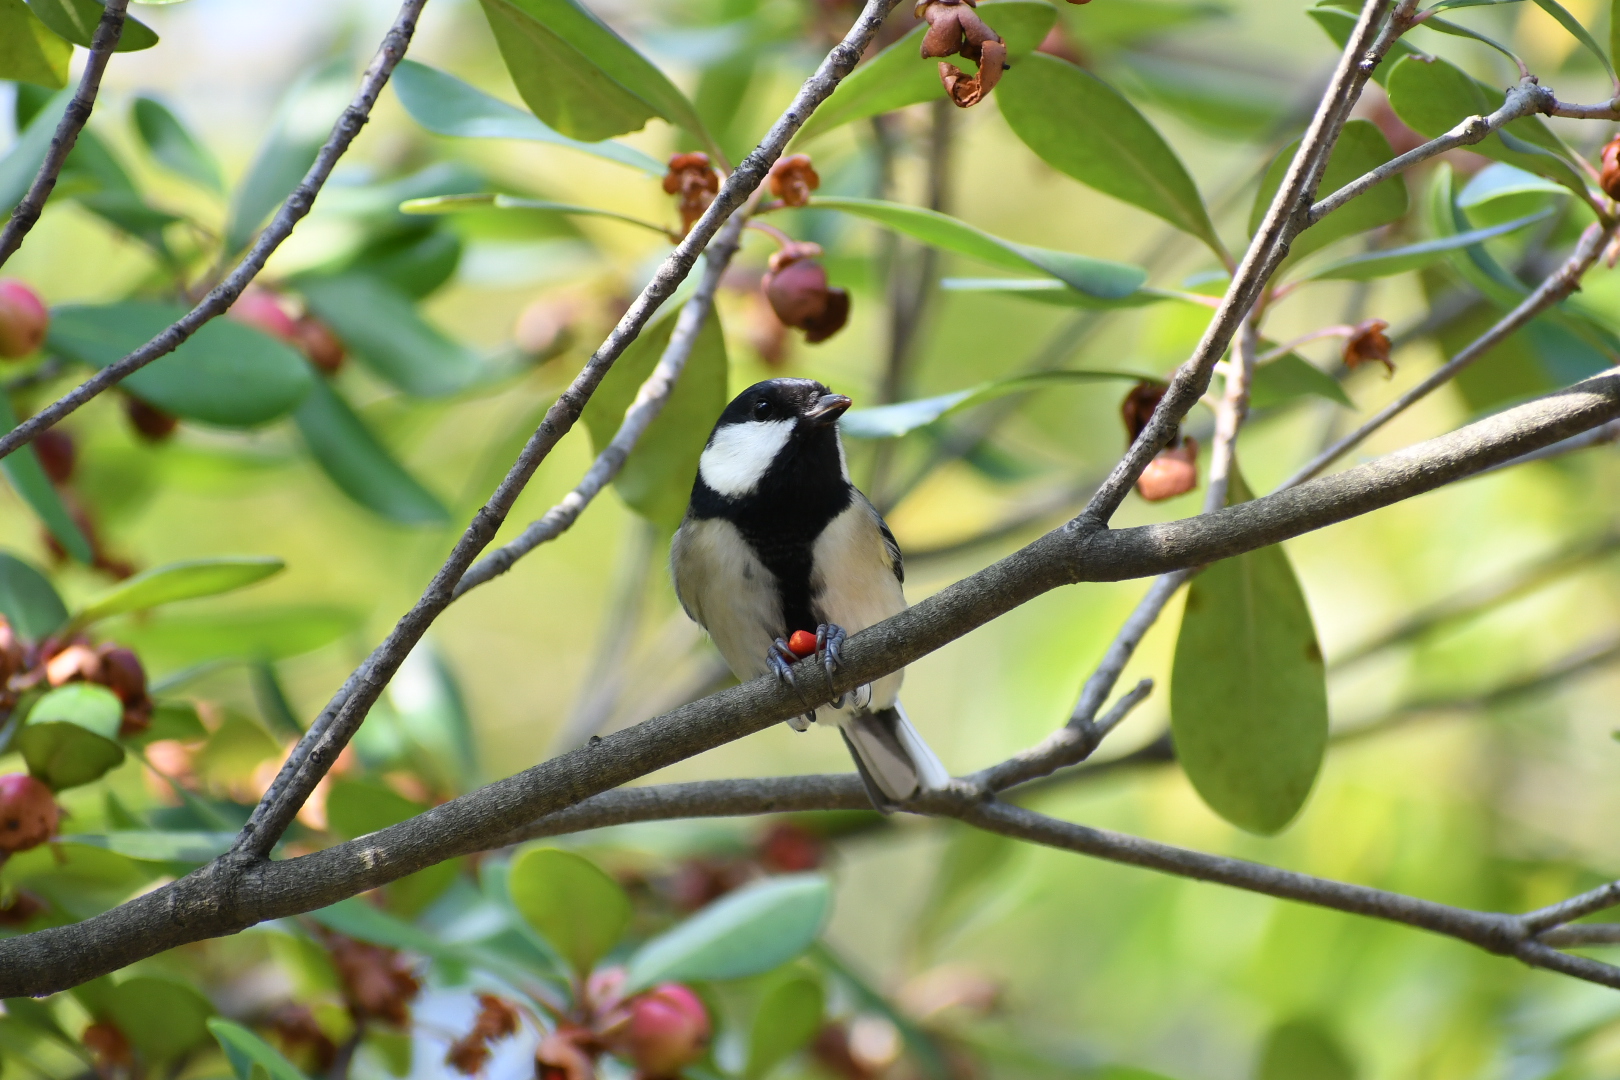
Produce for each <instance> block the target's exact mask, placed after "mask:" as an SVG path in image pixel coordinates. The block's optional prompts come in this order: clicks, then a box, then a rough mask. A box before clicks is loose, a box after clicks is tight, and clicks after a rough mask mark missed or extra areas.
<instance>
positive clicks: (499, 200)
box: [399, 192, 670, 237]
mask: <svg viewBox="0 0 1620 1080" xmlns="http://www.w3.org/2000/svg"><path fill="white" fill-rule="evenodd" d="M399 209H400V212H401V213H404V214H455V213H461V212H465V211H469V210H527V211H532V212H536V213H543V214H578V215H583V216H586V217H605V218H611V219H612V220H614V221H623V222H625V223H627V224H630V225H639V226H641V227H642V228H643V229H651V230H652V231H653V232H655V233H659V234H660V235H662V236H665V237H668V236H669V235H670V232H669V229H668V227H666V226H664V225H660V224H658V222H656V221H648V220H647V219H646V218H639V217H636V216H635V215H634V214H622V213H620V212H619V211H617V210H604V209H602V208H601V207H599V206H581V205H580V204H578V203H560V202H551V201H550V200H548V199H522V198H518V197H517V196H515V195H494V194H487V193H484V192H477V193H473V194H469V195H435V196H432V197H431V198H426V199H408V200H406V201H405V202H402V203H400V204H399Z"/></svg>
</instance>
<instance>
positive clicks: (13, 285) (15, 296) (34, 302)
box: [0, 278, 51, 360]
mask: <svg viewBox="0 0 1620 1080" xmlns="http://www.w3.org/2000/svg"><path fill="white" fill-rule="evenodd" d="M50 325H51V313H50V312H49V311H46V310H45V304H44V302H43V301H41V300H40V298H39V294H38V293H36V292H35V291H34V290H33V289H30V288H29V287H28V286H27V285H24V284H23V283H22V282H20V281H18V280H17V279H16V278H0V357H6V358H8V359H12V360H15V359H17V358H18V357H22V356H27V355H28V354H29V353H31V352H33V351H34V350H36V349H38V348H39V347H40V346H41V345H43V344H45V331H46V330H48V329H49V328H50Z"/></svg>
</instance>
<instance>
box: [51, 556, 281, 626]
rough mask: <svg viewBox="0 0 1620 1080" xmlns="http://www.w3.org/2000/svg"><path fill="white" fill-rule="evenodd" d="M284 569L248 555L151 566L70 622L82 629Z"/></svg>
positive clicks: (228, 589) (275, 561)
mask: <svg viewBox="0 0 1620 1080" xmlns="http://www.w3.org/2000/svg"><path fill="white" fill-rule="evenodd" d="M286 567H287V564H286V563H285V562H283V561H282V560H280V559H277V558H273V557H258V556H252V555H237V556H231V557H226V558H213V559H189V560H187V561H186V562H177V563H169V564H168V565H167V566H155V567H153V568H152V569H150V570H145V571H142V572H141V573H139V574H136V575H135V576H134V577H132V578H130V579H128V580H127V581H121V582H119V583H118V584H117V585H114V586H113V587H112V588H111V589H108V590H107V591H105V592H103V593H101V594H100V595H98V596H96V597H95V598H94V599H92V600H90V601H89V602H88V603H87V604H85V606H84V609H83V610H82V611H80V612H79V614H78V615H77V616H76V617H75V619H74V621H75V622H76V623H78V624H79V625H81V626H82V625H84V624H86V623H91V622H95V621H96V620H97V619H106V618H109V617H111V616H113V615H122V614H124V613H126V612H130V611H145V610H147V609H149V608H155V607H157V606H158V605H160V604H172V603H174V602H175V601H176V600H192V599H196V598H197V597H202V596H218V595H219V594H220V593H227V592H234V591H235V590H237V589H241V588H245V587H246V586H248V585H252V584H254V583H255V582H259V581H263V580H264V579H265V578H267V577H270V576H271V575H272V574H278V573H280V572H281V571H282V570H285V569H286Z"/></svg>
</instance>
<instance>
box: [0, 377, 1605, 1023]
mask: <svg viewBox="0 0 1620 1080" xmlns="http://www.w3.org/2000/svg"><path fill="white" fill-rule="evenodd" d="M1616 417H1620V373H1608V374H1604V375H1600V376H1597V377H1595V378H1592V379H1588V380H1586V381H1585V382H1582V383H1578V384H1576V385H1575V386H1573V387H1569V388H1567V389H1564V390H1561V391H1559V392H1558V393H1555V394H1552V395H1549V396H1548V397H1546V398H1542V399H1539V400H1537V401H1533V402H1529V403H1527V404H1524V405H1521V406H1518V407H1517V408H1514V409H1510V410H1507V411H1506V412H1503V413H1500V414H1498V415H1496V416H1493V417H1489V418H1487V419H1484V420H1481V421H1479V422H1477V423H1474V424H1471V425H1469V426H1467V427H1464V428H1462V429H1460V430H1458V431H1455V432H1451V433H1450V434H1447V435H1443V436H1440V437H1439V438H1436V439H1432V440H1430V441H1428V442H1426V443H1421V444H1419V445H1417V446H1414V447H1410V448H1408V449H1406V450H1402V451H1399V452H1397V453H1394V454H1391V455H1389V456H1387V457H1385V458H1382V459H1379V460H1377V461H1374V462H1369V463H1367V464H1365V465H1361V466H1358V467H1356V468H1354V469H1349V470H1346V471H1344V472H1341V473H1336V474H1334V475H1332V476H1328V477H1323V478H1321V479H1318V480H1313V481H1311V482H1309V483H1307V484H1303V485H1301V486H1300V487H1298V488H1294V489H1292V490H1289V491H1283V492H1277V493H1275V494H1272V495H1268V496H1266V497H1264V498H1260V499H1255V500H1253V501H1251V502H1245V503H1240V504H1238V505H1236V506H1231V507H1227V508H1224V509H1222V510H1219V511H1217V512H1215V513H1213V514H1204V515H1199V516H1197V517H1193V518H1187V519H1183V520H1181V521H1174V522H1167V523H1164V524H1158V525H1146V526H1140V527H1137V528H1131V529H1117V530H1110V529H1107V528H1104V527H1101V526H1098V525H1094V524H1093V525H1086V524H1085V523H1084V519H1082V521H1081V522H1080V523H1070V524H1069V525H1066V526H1063V527H1061V528H1059V529H1057V530H1054V531H1053V532H1051V533H1048V534H1047V535H1046V536H1044V537H1042V538H1041V539H1039V540H1037V541H1035V542H1034V543H1032V544H1030V545H1029V546H1027V547H1025V548H1024V549H1022V550H1021V551H1019V552H1017V553H1015V554H1013V555H1011V556H1009V557H1007V558H1006V559H1003V560H1001V561H1000V562H998V563H995V564H994V565H992V566H990V567H987V568H986V569H984V570H983V571H980V572H979V573H977V574H974V575H972V576H971V577H968V578H966V579H964V580H962V581H959V582H957V583H956V584H954V585H951V586H949V587H947V588H945V589H943V590H941V591H940V592H938V593H936V594H934V595H933V596H931V597H929V598H927V599H925V600H923V601H921V602H920V603H918V604H917V605H916V606H914V607H911V608H909V609H907V610H906V611H904V612H901V613H900V614H898V615H896V616H894V617H893V618H891V619H888V620H886V621H884V622H882V623H879V624H877V625H876V626H873V627H870V628H868V629H867V630H864V631H862V632H861V633H859V634H856V635H855V636H853V637H852V638H850V639H849V641H848V642H847V643H846V644H845V647H844V664H843V666H842V667H841V668H840V669H839V670H838V671H837V673H836V676H835V677H834V678H833V679H832V680H831V683H830V685H828V687H827V690H826V691H825V694H824V696H822V697H821V698H820V700H831V698H832V697H834V696H836V695H837V694H838V693H839V692H843V691H849V690H853V689H854V688H855V687H856V686H859V685H861V684H863V683H869V682H872V681H874V680H875V679H877V678H880V677H881V676H883V675H885V674H887V673H889V672H891V671H895V670H897V669H899V668H901V667H904V666H905V665H907V664H910V663H912V662H914V661H916V660H917V659H918V658H920V657H922V656H924V655H926V654H928V653H930V652H932V651H934V650H935V649H938V648H939V647H941V646H942V645H945V644H946V643H948V642H950V641H953V640H955V639H956V638H959V637H961V636H963V635H964V634H967V633H968V632H969V631H971V630H973V629H974V628H976V627H978V626H982V625H983V624H985V623H987V622H989V621H990V620H992V619H994V618H996V617H998V616H1000V615H1002V614H1005V613H1006V612H1007V611H1010V610H1012V609H1013V608H1015V607H1017V606H1019V605H1021V604H1023V603H1025V602H1026V601H1028V600H1030V599H1033V598H1034V597H1036V596H1039V595H1041V594H1043V593H1046V592H1049V591H1051V590H1052V589H1055V588H1058V587H1059V586H1062V585H1066V584H1073V583H1075V582H1079V581H1113V580H1119V579H1122V578H1127V577H1145V576H1148V575H1150V574H1162V573H1165V572H1167V571H1171V570H1175V569H1180V568H1184V567H1190V566H1199V565H1203V564H1205V563H1208V562H1213V561H1214V560H1216V559H1222V558H1228V557H1230V556H1232V555H1238V554H1241V553H1242V552H1244V551H1250V550H1254V549H1256V548H1260V547H1265V546H1266V545H1269V544H1275V543H1278V542H1279V541H1282V540H1286V539H1288V538H1290V537H1293V536H1297V535H1300V534H1301V533H1304V532H1307V531H1310V530H1313V529H1318V528H1322V527H1324V526H1326V525H1330V524H1333V523H1335V522H1338V521H1343V520H1346V519H1348V518H1351V517H1355V516H1357V515H1359V514H1364V513H1367V512H1369V511H1372V510H1375V509H1378V508H1379V507H1382V506H1387V505H1390V504H1392V503H1395V502H1399V501H1402V500H1404V499H1408V498H1411V497H1413V496H1415V495H1418V494H1421V493H1423V492H1426V491H1431V490H1433V489H1435V488H1437V487H1440V486H1442V485H1444V484H1447V483H1449V482H1451V481H1453V480H1458V479H1461V478H1463V477H1465V476H1469V475H1471V474H1473V473H1475V472H1478V471H1479V470H1480V469H1483V468H1486V467H1488V466H1489V465H1492V464H1494V463H1496V462H1498V461H1504V460H1508V459H1511V458H1513V457H1517V456H1519V455H1521V454H1524V453H1526V452H1528V451H1530V450H1534V449H1536V448H1538V447H1541V446H1545V445H1548V444H1550V443H1552V442H1556V441H1558V440H1559V439H1564V438H1568V437H1569V436H1570V435H1572V434H1574V433H1576V432H1578V431H1581V430H1585V429H1587V428H1590V427H1594V426H1596V425H1598V424H1601V423H1604V422H1606V421H1608V420H1610V419H1613V418H1616ZM795 675H796V677H797V679H798V685H799V687H800V689H801V690H807V691H809V690H810V688H813V687H817V686H821V685H823V683H824V682H825V677H824V676H823V674H822V668H821V667H820V665H819V664H817V663H816V662H815V659H814V658H813V657H812V658H810V659H809V660H805V661H801V662H800V664H799V665H798V667H797V669H796V670H795ZM810 692H812V693H814V692H815V691H810ZM804 708H805V702H804V700H803V699H801V698H800V696H799V694H798V693H797V692H795V691H794V690H793V689H791V688H789V687H788V686H786V685H783V684H781V683H778V682H777V681H776V680H774V679H771V678H762V679H756V680H754V681H752V682H749V683H745V684H743V685H741V686H736V687H732V688H730V689H728V690H724V691H721V692H720V693H717V694H714V695H711V696H710V697H707V698H705V699H703V700H701V701H697V702H693V703H691V704H689V705H685V706H683V707H681V708H679V709H676V710H674V711H673V712H670V713H666V714H664V715H662V716H658V717H655V718H653V719H651V720H648V721H645V722H643V723H641V724H639V725H636V726H635V727H632V728H628V729H625V730H623V731H618V732H614V733H613V734H611V735H608V736H607V737H605V738H603V739H602V740H600V741H599V742H596V743H594V744H592V745H589V746H585V747H581V748H580V749H578V750H575V751H572V752H570V753H568V754H564V755H561V756H559V757H557V758H553V759H552V760H550V761H546V762H543V763H541V764H539V765H536V766H534V767H532V768H530V769H527V770H525V771H523V772H521V773H518V774H517V775H515V776H511V777H508V778H507V779H505V780H501V781H499V782H497V783H495V784H492V785H490V786H488V787H485V788H483V789H481V790H479V791H476V792H473V793H471V794H468V795H463V796H461V797H460V798H458V799H454V800H452V801H450V802H448V803H445V804H443V805H441V806H437V807H434V808H433V809H432V810H429V811H428V812H426V813H424V814H422V815H420V816H418V817H415V818H412V819H411V820H410V821H407V822H404V823H402V824H399V825H395V826H392V827H391V828H388V829H384V830H381V831H380V832H377V833H373V834H371V835H370V836H366V837H363V838H361V839H359V840H355V841H351V842H349V843H344V844H338V845H335V846H333V847H330V848H327V849H325V850H322V851H319V852H316V853H313V854H310V855H305V856H300V857H298V858H295V859H288V860H285V861H280V862H271V861H268V860H262V859H261V860H240V859H233V858H232V857H231V856H225V857H223V858H221V859H218V860H216V861H215V862H213V863H211V864H209V865H208V866H205V867H203V868H202V869H200V870H198V871H196V872H194V873H192V874H189V875H187V876H186V877H184V878H181V879H180V880H178V881H176V882H173V883H171V884H169V885H165V886H162V887H161V888H158V889H155V890H153V891H152V892H150V893H147V894H145V895H143V896H141V897H139V898H137V899H135V900H131V901H129V902H127V903H125V904H123V905H120V906H119V907H117V908H114V909H112V910H111V911H108V912H105V913H103V914H101V915H97V916H95V917H93V918H90V919H87V920H85V921H83V922H80V923H76V924H73V925H71V926H64V927H57V928H53V929H48V930H42V931H38V932H36V933H32V934H27V935H23V936H21V937H16V938H11V939H9V940H5V941H0V997H8V996H15V995H20V994H41V993H48V992H51V991H53V990H57V989H61V988H64V987H67V986H71V985H75V984H76V983H78V982H81V981H83V980H85V979H87V978H92V977H94V976H96V975H99V974H103V973H105V972H107V971H111V970H114V969H116V968H119V967H122V966H124V965H126V964H129V963H131V962H133V961H134V960H137V959H140V958H141V957H143V956H150V955H152V954H154V953H156V952H160V951H162V950H164V949H167V948H172V947H174V946H176V945H179V944H183V943H185V942H188V941H196V940H199V939H202V938H207V937H215V936H219V935H222V934H228V933H233V932H235V931H237V930H240V929H243V928H244V927H247V926H251V925H253V924H254V923H257V922H260V921H263V920H265V919H271V918H280V917H283V916H287V915H291V914H295V913H297V912H301V911H308V910H311V909H313V908H317V907H323V906H325V905H327V904H331V903H334V902H336V901H338V900H341V899H343V898H345V897H348V896H352V895H355V894H357V893H360V892H364V891H366V890H368V889H373V888H376V887H378V886H380V885H383V884H386V883H387V882H389V881H393V880H396V879H398V878H400V877H403V876H405V875H406V874H410V873H414V872H415V871H417V870H421V869H423V868H425V867H427V866H431V865H433V864H434V863H437V862H442V861H444V860H445V859H449V858H454V857H456V856H458V855H465V854H470V853H472V852H474V851H479V850H483V849H485V848H487V847H489V846H490V845H491V844H492V843H495V842H498V841H500V840H501V839H502V838H503V837H506V836H509V835H511V834H513V833H514V831H516V830H518V829H521V828H523V827H525V826H526V825H528V824H530V823H532V822H534V821H535V820H536V819H538V818H540V817H542V816H544V815H546V814H551V813H556V812H558V811H561V810H564V809H566V808H568V807H571V806H574V805H576V804H578V803H581V802H583V801H584V800H585V799H587V798H590V797H591V796H593V795H598V794H600V793H602V792H604V791H607V790H609V789H611V788H615V787H618V786H620V785H622V784H625V783H628V782H629V781H631V780H634V779H636V778H638V777H641V776H644V775H646V774H648V773H650V772H653V771H655V770H657V769H660V768H663V767H665V766H667V765H671V764H673V763H675V762H677V761H680V760H683V759H685V758H688V757H691V756H693V755H695V754H698V753H702V752H703V751H705V750H709V749H712V748H714V747H716V746H719V745H722V744H723V743H726V742H729V741H732V740H734V739H738V738H741V737H743V736H745V735H748V734H751V733H752V732H755V731H760V730H762V729H764V728H766V727H769V726H770V725H772V724H775V723H779V722H781V721H782V720H785V719H787V718H788V717H789V716H793V715H797V714H799V713H801V712H803V711H804ZM850 782H852V783H858V781H853V780H851V781H850ZM931 805H932V804H921V805H920V806H919V809H922V810H924V811H928V810H929V808H930V806H931ZM975 805H977V804H975ZM1549 952H1556V951H1555V950H1549ZM1558 955H1561V954H1558ZM1558 962H1559V963H1562V961H1558ZM1560 970H1562V969H1560ZM1583 977H1584V976H1583Z"/></svg>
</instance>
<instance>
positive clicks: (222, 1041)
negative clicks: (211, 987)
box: [208, 1016, 308, 1080]
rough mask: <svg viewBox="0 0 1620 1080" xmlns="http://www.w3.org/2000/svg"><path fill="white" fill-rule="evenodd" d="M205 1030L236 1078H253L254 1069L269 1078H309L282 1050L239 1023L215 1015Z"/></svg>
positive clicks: (242, 1079)
mask: <svg viewBox="0 0 1620 1080" xmlns="http://www.w3.org/2000/svg"><path fill="white" fill-rule="evenodd" d="M208 1030H209V1031H210V1032H211V1033H212V1034H213V1036H214V1038H215V1039H217V1040H218V1041H219V1045H220V1047H221V1048H222V1049H223V1050H224V1051H225V1056H226V1058H228V1059H229V1060H230V1063H231V1071H232V1072H234V1073H235V1074H236V1080H255V1076H254V1073H255V1070H256V1069H257V1070H258V1071H259V1072H260V1074H261V1075H267V1076H268V1077H269V1080H308V1078H307V1077H306V1076H305V1075H304V1074H303V1073H301V1072H299V1071H298V1069H297V1067H296V1066H294V1065H293V1063H292V1062H290V1061H288V1060H287V1059H286V1058H284V1057H282V1056H281V1052H280V1051H279V1050H277V1049H276V1048H275V1047H273V1046H271V1045H270V1044H269V1043H267V1042H265V1041H264V1040H263V1039H261V1038H259V1037H258V1036H257V1035H255V1034H253V1032H251V1031H249V1030H248V1029H247V1028H245V1027H243V1026H242V1025H241V1024H236V1023H232V1022H231V1021H229V1020H221V1019H220V1018H219V1017H217V1016H216V1017H214V1018H213V1019H211V1020H209V1021H208Z"/></svg>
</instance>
